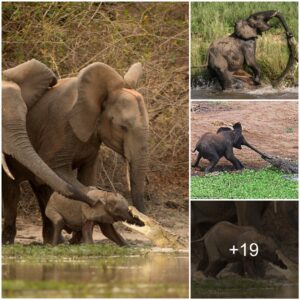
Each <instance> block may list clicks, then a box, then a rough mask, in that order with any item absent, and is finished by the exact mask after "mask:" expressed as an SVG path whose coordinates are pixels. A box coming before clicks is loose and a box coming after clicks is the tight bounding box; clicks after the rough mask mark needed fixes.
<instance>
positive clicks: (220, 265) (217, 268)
mask: <svg viewBox="0 0 300 300" xmlns="http://www.w3.org/2000/svg"><path fill="white" fill-rule="evenodd" d="M226 265H227V262H226V261H221V260H217V261H213V262H211V263H209V265H208V267H207V268H206V270H205V271H204V275H205V276H206V277H216V276H217V275H218V274H219V273H220V272H221V271H222V270H223V269H224V268H225V267H226Z"/></svg>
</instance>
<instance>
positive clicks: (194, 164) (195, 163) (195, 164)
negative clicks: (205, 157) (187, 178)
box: [192, 152, 201, 168]
mask: <svg viewBox="0 0 300 300" xmlns="http://www.w3.org/2000/svg"><path fill="white" fill-rule="evenodd" d="M200 159H201V154H200V152H198V156H197V159H196V161H195V162H194V163H193V165H192V167H193V168H196V167H197V166H198V164H199V162H200Z"/></svg>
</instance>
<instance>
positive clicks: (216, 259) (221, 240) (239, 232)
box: [198, 221, 287, 278]
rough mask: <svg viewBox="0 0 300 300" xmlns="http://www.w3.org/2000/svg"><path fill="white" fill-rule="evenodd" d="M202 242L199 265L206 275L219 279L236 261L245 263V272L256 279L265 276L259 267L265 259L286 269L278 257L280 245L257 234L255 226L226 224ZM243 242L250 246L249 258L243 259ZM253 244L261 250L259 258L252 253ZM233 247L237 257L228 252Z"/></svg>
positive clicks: (218, 225)
mask: <svg viewBox="0 0 300 300" xmlns="http://www.w3.org/2000/svg"><path fill="white" fill-rule="evenodd" d="M201 242H202V245H201V246H202V247H204V252H203V253H204V254H203V256H202V258H201V260H200V262H199V265H198V270H201V271H203V272H204V274H205V276H211V277H216V276H217V275H218V273H219V272H220V271H221V270H223V269H224V268H225V267H226V265H227V264H228V263H234V262H242V263H243V266H244V268H243V269H244V272H245V273H246V274H247V275H248V276H249V277H254V278H255V277H264V272H261V271H262V270H263V269H262V268H260V265H262V264H263V261H264V260H266V261H269V262H272V263H273V264H275V265H277V266H279V267H280V268H282V269H287V267H286V265H285V264H284V263H283V262H282V261H281V260H280V259H279V257H278V255H277V254H276V251H277V250H278V246H277V245H276V244H275V242H274V241H273V240H272V239H271V238H270V237H267V236H265V235H262V234H260V233H258V231H257V230H256V229H255V228H254V227H250V226H238V225H234V224H232V223H230V222H227V221H223V222H220V223H218V224H216V225H215V226H214V227H212V228H211V229H210V230H209V231H208V232H207V233H206V234H205V235H204V237H203V238H202V239H201ZM244 243H246V245H247V255H246V256H244V249H243V248H241V246H242V245H243V244H244ZM252 243H256V244H257V245H258V248H259V251H258V255H257V256H255V257H253V256H251V255H250V252H249V247H250V244H252ZM233 246H235V247H236V248H238V249H239V251H238V252H236V253H235V255H234V254H233V253H232V252H230V251H229V249H232V248H233ZM241 275H245V274H241Z"/></svg>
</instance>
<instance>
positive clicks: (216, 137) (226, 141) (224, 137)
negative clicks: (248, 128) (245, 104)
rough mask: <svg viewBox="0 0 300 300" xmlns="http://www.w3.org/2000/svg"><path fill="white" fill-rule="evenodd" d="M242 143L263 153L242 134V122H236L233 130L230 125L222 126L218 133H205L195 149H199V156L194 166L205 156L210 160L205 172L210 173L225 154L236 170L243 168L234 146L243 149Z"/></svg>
mask: <svg viewBox="0 0 300 300" xmlns="http://www.w3.org/2000/svg"><path fill="white" fill-rule="evenodd" d="M242 145H244V146H247V147H249V148H251V149H252V150H254V151H255V152H257V153H259V154H261V155H262V154H263V153H261V152H260V151H258V150H257V149H256V148H254V147H253V146H251V145H250V144H249V143H248V142H247V141H246V139H245V138H244V136H243V134H242V125H241V123H235V124H234V125H233V130H232V129H231V128H229V127H220V128H219V129H218V131H217V133H209V132H208V133H205V134H203V135H202V136H201V137H200V139H199V141H198V142H197V144H196V147H195V149H194V151H193V152H195V151H196V150H197V151H198V156H197V159H196V161H195V163H194V164H193V167H197V166H198V164H199V162H200V159H201V158H202V157H203V158H205V159H208V160H209V165H208V166H207V167H206V169H205V173H209V172H211V171H212V170H213V169H214V167H215V166H216V164H217V163H218V161H219V160H220V158H221V157H223V156H225V158H226V159H227V160H229V161H230V162H231V163H232V164H233V166H234V168H235V169H236V170H241V169H243V168H244V166H243V164H242V163H241V162H240V161H239V160H238V159H237V158H236V157H235V156H234V153H233V148H237V149H242Z"/></svg>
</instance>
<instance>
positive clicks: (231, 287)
mask: <svg viewBox="0 0 300 300" xmlns="http://www.w3.org/2000/svg"><path fill="white" fill-rule="evenodd" d="M191 296H192V298H264V299H266V298H277V299H278V298H279V299H283V298H298V286H297V284H295V283H294V284H293V283H280V282H276V281H270V280H251V279H238V278H231V279H230V278H228V279H215V280H213V279H207V280H203V282H198V283H196V282H192V291H191Z"/></svg>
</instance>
